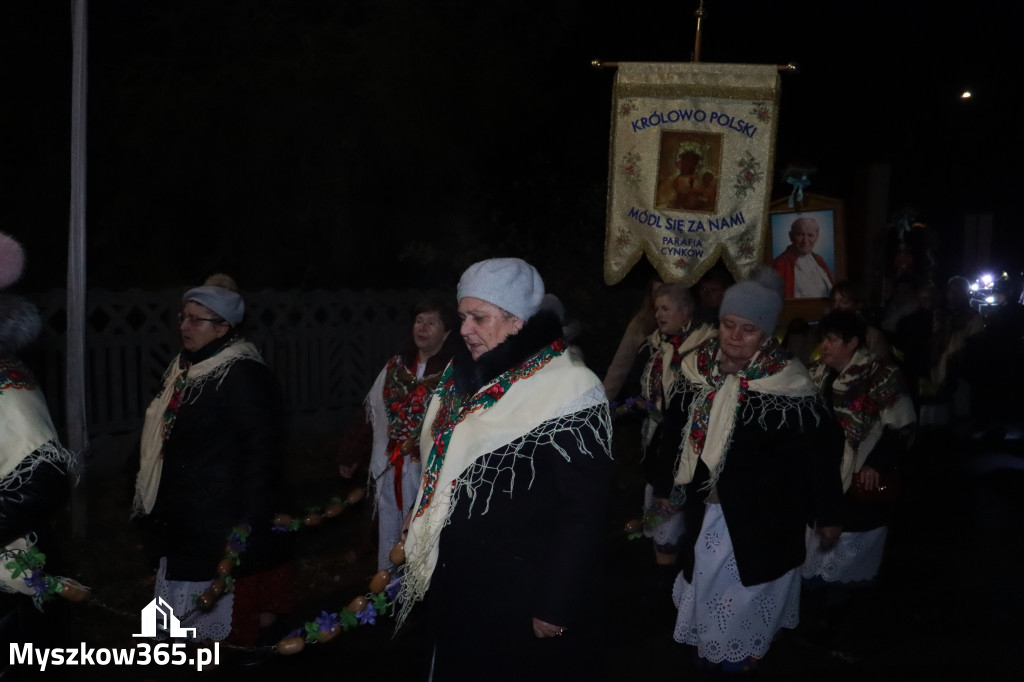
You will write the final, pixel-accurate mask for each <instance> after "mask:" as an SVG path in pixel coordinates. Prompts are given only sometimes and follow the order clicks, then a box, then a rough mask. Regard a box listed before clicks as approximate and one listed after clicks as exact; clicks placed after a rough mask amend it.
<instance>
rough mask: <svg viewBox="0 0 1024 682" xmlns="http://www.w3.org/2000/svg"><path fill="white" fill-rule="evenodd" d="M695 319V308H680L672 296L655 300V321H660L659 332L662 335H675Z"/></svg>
mask: <svg viewBox="0 0 1024 682" xmlns="http://www.w3.org/2000/svg"><path fill="white" fill-rule="evenodd" d="M692 317H693V308H689V307H683V306H680V305H679V303H678V302H677V301H676V299H675V298H673V297H672V296H658V297H657V298H655V299H654V319H655V320H657V321H658V331H660V332H661V333H662V334H675V333H676V332H678V331H679V330H681V329H682V328H683V327H684V326H685V325H686V324H687V323H688V322H689V321H690V319H691V318H692Z"/></svg>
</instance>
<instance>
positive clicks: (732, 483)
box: [662, 391, 844, 586]
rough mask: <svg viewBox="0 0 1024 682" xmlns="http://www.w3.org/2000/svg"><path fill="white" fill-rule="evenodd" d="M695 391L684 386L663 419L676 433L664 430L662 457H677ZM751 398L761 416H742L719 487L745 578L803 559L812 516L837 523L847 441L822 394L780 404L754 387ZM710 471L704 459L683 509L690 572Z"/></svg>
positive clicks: (766, 577)
mask: <svg viewBox="0 0 1024 682" xmlns="http://www.w3.org/2000/svg"><path fill="white" fill-rule="evenodd" d="M693 396H694V394H693V393H691V392H683V393H681V394H679V396H678V398H677V401H676V402H674V403H673V407H672V408H671V409H670V410H668V411H667V412H666V418H665V421H664V422H663V424H662V426H663V428H664V429H665V433H666V435H667V434H669V433H673V434H675V437H674V438H668V437H666V438H663V440H662V447H663V448H666V449H668V450H669V452H666V453H664V454H663V457H662V461H666V462H667V461H670V460H671V461H674V454H675V453H677V452H678V448H679V444H680V441H681V432H682V429H683V426H684V424H685V421H686V418H687V415H688V414H689V408H690V400H692V398H693ZM747 400H748V403H749V404H748V406H747V407H746V408H745V410H744V412H745V414H753V415H755V417H754V418H753V419H752V420H748V421H745V422H741V421H740V420H739V419H738V420H737V424H736V426H735V428H734V430H733V434H732V442H731V443H730V445H729V449H728V451H727V453H726V455H725V466H724V468H723V470H722V472H721V474H720V475H719V478H718V481H717V484H716V488H717V490H718V497H719V500H720V502H721V505H722V513H723V515H724V516H725V521H726V523H727V524H728V527H729V536H730V538H731V539H732V545H733V551H734V552H735V554H736V566H737V569H738V571H739V575H740V581H741V582H742V583H743V584H744V585H747V586H750V585H758V584H761V583H765V582H769V581H771V580H775V579H776V578H779V577H781V576H782V575H783V574H785V573H786V572H787V571H789V570H790V569H793V568H796V567H797V566H800V565H801V564H802V563H803V562H804V558H805V556H806V536H805V531H806V528H807V525H808V524H811V525H814V524H815V523H817V524H818V525H821V526H830V525H839V523H840V519H841V516H842V503H843V502H842V500H843V487H842V478H841V476H840V461H841V460H842V455H843V442H844V441H843V433H842V431H841V430H840V429H839V427H838V426H837V425H836V424H835V422H834V420H833V419H832V417H831V414H830V413H829V411H828V408H827V407H826V406H825V404H824V403H823V402H820V401H818V402H817V403H816V405H815V407H814V408H813V409H811V408H810V405H811V401H810V400H808V401H807V403H806V405H807V406H806V407H802V408H796V407H791V408H790V409H788V410H786V411H782V410H780V409H779V408H778V407H776V406H774V405H772V406H771V407H767V408H765V402H764V401H766V400H768V401H771V400H772V398H771V396H765V395H764V394H761V393H757V392H754V391H751V392H749V393H748V398H747ZM763 408H764V411H763V412H762V409H763ZM761 415H763V422H762V420H759V419H758V416H761ZM762 423H763V426H762ZM670 453H671V455H673V456H672V457H670V456H669V455H670ZM709 477H710V471H709V470H708V467H707V465H705V464H704V462H703V461H700V462H698V464H697V469H696V471H695V473H694V478H693V481H692V482H691V483H689V484H688V485H687V486H686V501H685V502H684V504H683V514H684V518H685V521H686V528H687V533H688V538H689V542H688V543H687V546H686V547H685V549H684V550H683V551H682V552H681V558H682V564H683V574H684V575H685V576H686V579H687V580H692V579H693V561H694V555H693V547H694V545H695V544H696V543H697V542H698V541H699V540H700V528H701V525H702V523H703V520H704V510H705V506H706V505H705V500H706V498H707V495H708V493H707V491H703V490H701V488H702V487H703V486H704V485H705V484H706V483H707V482H708V480H709Z"/></svg>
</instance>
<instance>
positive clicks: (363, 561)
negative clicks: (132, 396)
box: [41, 427, 1024, 682]
mask: <svg viewBox="0 0 1024 682" xmlns="http://www.w3.org/2000/svg"><path fill="white" fill-rule="evenodd" d="M631 437H632V434H630V432H629V427H624V428H622V429H620V431H619V432H618V433H617V436H616V445H617V450H621V451H622V453H623V454H621V455H620V457H619V461H618V463H617V464H618V467H619V477H618V483H619V488H620V490H619V495H618V496H617V498H616V506H615V508H614V509H613V510H612V512H611V515H610V516H611V518H610V519H609V540H608V547H607V572H608V576H609V585H610V589H609V593H608V607H609V611H610V613H611V614H612V619H611V623H612V624H611V632H610V633H609V635H610V646H609V647H608V648H607V651H606V652H605V653H606V655H607V670H608V673H609V674H608V679H609V680H641V679H659V680H667V679H699V678H700V675H699V674H697V673H696V672H695V671H693V670H692V668H691V666H690V664H689V657H688V650H687V648H686V647H683V646H681V645H678V644H676V643H675V642H673V641H672V639H671V624H670V622H668V621H666V620H665V617H664V615H663V611H661V612H659V610H658V609H657V608H656V605H654V604H652V603H651V601H650V599H649V598H648V594H649V590H648V588H647V586H648V585H649V584H650V562H651V554H650V547H649V545H647V544H646V543H645V542H644V541H633V542H630V541H627V540H625V538H624V536H623V535H622V534H620V533H619V532H618V529H619V528H621V525H622V523H623V522H624V521H625V520H628V519H629V518H630V517H631V516H633V515H634V512H635V509H636V507H637V506H638V502H639V492H638V490H639V488H638V485H639V479H638V477H637V472H636V467H635V466H634V464H635V462H634V461H632V459H631V457H632V455H631V454H630V450H629V448H628V447H625V446H623V447H621V448H620V447H618V446H619V441H620V439H621V440H622V441H623V442H625V441H626V440H627V439H629V438H631ZM307 454H308V455H309V460H310V461H309V462H308V463H309V464H310V467H311V468H312V469H314V470H315V469H316V468H317V467H319V466H320V464H318V462H319V461H320V460H323V461H324V462H328V463H329V457H327V456H321V455H318V454H316V453H307ZM321 454H322V453H321ZM324 466H327V464H325V465H324ZM905 481H906V483H905V486H904V493H905V494H904V499H903V500H902V503H901V509H900V513H899V516H898V519H897V521H896V523H894V524H893V527H892V530H891V533H890V544H889V548H888V556H887V560H886V563H885V565H884V567H883V572H882V576H881V579H880V581H879V584H878V586H877V588H876V589H875V590H873V591H871V592H866V593H863V594H861V595H858V597H857V599H856V600H855V601H854V602H853V603H852V604H851V605H850V607H849V609H848V612H847V613H846V615H845V617H844V619H843V620H842V621H841V622H839V623H838V624H837V625H836V627H835V629H834V631H833V632H825V631H823V630H822V629H821V628H819V627H816V626H814V625H813V624H810V623H807V622H805V623H803V624H801V627H800V628H799V629H798V630H796V631H792V632H786V633H785V634H784V636H782V637H781V638H780V639H779V640H778V641H777V642H776V643H775V645H774V646H773V647H772V650H771V652H770V653H769V655H768V656H767V657H766V659H765V660H764V661H763V664H762V667H761V671H760V674H759V677H760V678H765V679H779V680H802V679H828V680H872V682H878V681H881V680H953V679H958V678H959V679H966V680H982V679H984V680H1024V665H1022V664H1021V662H1020V659H1021V656H1022V653H1024V647H1022V634H1024V625H1022V624H1021V615H1022V614H1024V584H1022V582H1021V579H1020V576H1021V575H1022V574H1024V559H1022V554H1024V553H1022V552H1021V550H1020V548H1019V546H1018V545H1019V543H1020V541H1021V538H1022V537H1024V533H1022V531H1024V441H1022V440H1021V439H1020V438H1019V434H1018V433H1017V432H1011V434H1010V439H1009V440H1007V441H1005V442H1002V443H999V444H990V445H985V444H983V443H981V442H980V441H977V440H971V439H958V438H955V437H954V436H953V434H952V433H950V432H947V431H944V430H943V431H939V430H932V431H928V432H924V433H922V434H921V435H920V437H919V439H918V442H917V444H916V446H915V448H914V451H913V452H912V453H911V455H910V457H909V458H908V461H907V464H906V467H905ZM337 483H338V482H337V481H336V480H333V479H331V478H330V476H326V475H322V472H321V475H320V476H319V480H318V481H317V482H316V483H315V484H313V485H312V488H310V490H311V494H312V495H313V496H316V495H326V494H327V493H328V491H329V490H330V489H331V488H332V486H335V485H336V484H337ZM94 492H95V491H94ZM100 499H101V501H106V503H108V504H110V505H112V511H110V512H109V515H104V513H103V511H102V509H96V508H94V509H93V510H92V512H93V514H94V516H95V518H94V524H98V525H99V526H100V533H99V536H98V538H97V540H96V542H95V543H93V544H94V547H93V549H90V550H87V551H85V553H84V554H83V553H82V552H81V551H80V550H76V552H77V554H78V555H77V556H72V557H68V558H67V559H68V560H69V563H70V564H71V565H78V566H85V568H84V569H83V570H84V573H85V575H84V576H83V577H87V578H88V581H89V582H90V583H91V584H93V586H94V587H95V588H96V594H97V599H98V600H99V601H102V602H103V603H105V604H108V605H114V606H115V607H116V608H120V609H121V610H122V611H123V612H124V614H123V615H117V614H113V613H111V612H109V611H107V610H104V609H100V608H97V607H81V606H76V607H73V608H70V609H68V608H64V609H55V610H54V613H55V614H58V615H59V617H60V620H61V621H62V622H64V623H70V632H69V633H68V634H67V637H69V638H70V639H72V640H74V641H86V642H90V643H92V644H93V645H94V646H124V645H125V644H126V643H127V644H129V645H130V644H131V638H130V634H131V633H133V632H136V631H137V630H136V628H137V625H138V621H137V620H133V618H132V617H131V615H130V612H137V609H138V608H141V606H143V605H144V604H145V603H146V602H147V601H148V598H149V596H150V595H151V592H147V590H148V589H150V588H149V583H148V575H147V574H146V570H145V568H144V564H143V562H142V561H141V555H140V552H139V548H138V546H137V545H136V544H135V536H134V535H133V534H132V532H131V531H130V529H128V528H127V525H126V524H125V523H124V516H123V508H122V507H121V505H122V503H126V492H125V491H124V490H113V491H104V492H103V493H102V494H101V495H100ZM101 507H102V504H101ZM364 522H365V518H364V517H363V516H361V515H360V513H359V512H352V513H351V514H350V515H349V516H347V517H345V518H342V519H341V520H340V521H339V522H337V523H336V524H334V525H332V526H330V527H325V528H323V529H315V530H313V531H311V532H310V533H309V534H308V535H306V536H304V537H303V541H302V542H301V543H300V547H299V552H300V559H299V571H298V575H299V591H300V596H301V598H302V604H301V607H300V609H299V612H298V613H297V614H296V616H295V618H294V619H292V622H291V623H287V624H285V626H287V627H291V626H294V625H297V624H300V623H301V622H302V621H303V620H306V619H311V618H313V617H315V616H316V615H317V614H318V613H319V611H320V610H321V609H327V610H336V609H338V608H340V607H341V606H343V605H345V604H347V603H348V601H349V600H350V599H351V598H352V597H353V596H355V595H357V594H359V593H360V592H362V591H364V590H365V585H366V579H367V578H368V577H369V576H370V575H371V574H372V572H373V570H374V566H373V564H374V555H373V553H372V551H371V550H370V549H369V548H368V547H366V546H365V542H364V541H365V535H364V534H363V530H362V529H363V527H364ZM97 557H98V558H97ZM98 560H99V561H100V563H102V565H104V566H106V568H105V569H103V573H102V578H100V577H98V574H97V571H98V570H99V569H97V568H96V566H97V563H96V562H97V561H98ZM54 617H55V616H54V615H51V616H50V618H51V620H52V619H53V618H54ZM421 635H422V629H421V623H420V620H419V619H418V618H413V619H412V621H411V622H410V623H409V625H408V627H407V628H405V629H403V631H401V632H399V633H398V634H397V635H395V634H394V632H393V629H392V627H391V623H390V621H383V622H382V623H381V624H379V625H377V626H373V627H364V628H359V629H357V630H355V631H352V632H350V633H347V634H345V635H344V636H342V637H340V638H339V639H337V640H335V641H334V642H331V643H329V644H325V645H320V646H316V647H309V648H308V649H307V650H306V651H304V652H302V653H301V654H298V655H296V656H279V655H273V654H267V653H265V652H262V651H256V652H237V651H235V652H225V654H224V661H223V664H222V665H221V666H220V668H219V669H217V670H215V671H212V672H208V673H204V674H202V675H201V676H199V677H198V679H211V680H212V679H223V680H228V679H231V680H263V679H267V680H295V679H303V680H312V679H332V680H333V679H343V680H377V681H380V682H386V681H392V680H394V681H403V682H404V681H406V680H414V679H417V678H416V677H415V670H416V668H417V665H418V663H419V660H420V658H421V656H422V655H423V652H422V639H421ZM68 672H73V673H74V675H72V676H71V677H68V679H76V680H78V679H102V680H147V679H152V680H176V679H190V678H191V677H195V676H190V675H185V674H183V673H180V672H178V673H175V674H172V672H171V671H170V669H167V668H164V669H150V670H141V669H138V668H135V669H121V670H118V669H114V668H106V669H98V668H93V669H84V668H80V669H77V670H74V671H71V670H70V669H68ZM58 673H59V671H55V672H48V673H46V674H44V676H43V677H42V678H41V679H61V675H59V674H58Z"/></svg>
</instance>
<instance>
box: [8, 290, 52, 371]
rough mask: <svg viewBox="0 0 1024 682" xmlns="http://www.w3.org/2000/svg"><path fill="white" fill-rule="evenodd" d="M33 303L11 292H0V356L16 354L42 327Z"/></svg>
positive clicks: (32, 339) (30, 341)
mask: <svg viewBox="0 0 1024 682" xmlns="http://www.w3.org/2000/svg"><path fill="white" fill-rule="evenodd" d="M42 324H43V323H42V320H41V319H40V318H39V310H38V309H36V307H35V305H33V304H32V303H30V302H29V301H27V300H26V299H24V298H22V297H21V296H15V295H13V294H0V358H8V357H13V356H16V355H18V353H20V352H21V351H22V350H23V349H24V348H25V347H26V346H28V345H29V344H30V343H32V342H33V341H34V340H35V338H36V337H37V336H39V332H40V331H41V329H42Z"/></svg>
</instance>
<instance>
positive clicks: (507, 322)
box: [459, 296, 523, 360]
mask: <svg viewBox="0 0 1024 682" xmlns="http://www.w3.org/2000/svg"><path fill="white" fill-rule="evenodd" d="M459 319H460V320H462V327H461V330H460V332H461V334H462V340H463V341H465V342H466V347H467V348H469V353H470V355H472V356H473V359H474V360H476V359H477V358H479V357H480V356H481V355H483V354H484V353H486V352H487V351H489V350H491V349H492V348H494V347H495V346H497V345H498V344H499V343H501V342H502V341H504V340H505V339H506V338H508V337H509V336H511V335H512V334H515V333H516V332H518V331H519V330H520V329H522V328H523V321H522V320H520V319H519V318H518V317H516V316H514V315H512V316H509V317H506V313H505V311H504V310H502V309H501V308H499V307H498V306H496V305H494V304H493V303H488V302H487V301H484V300H483V299H479V298H473V297H472V296H466V297H465V298H463V299H460V300H459Z"/></svg>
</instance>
